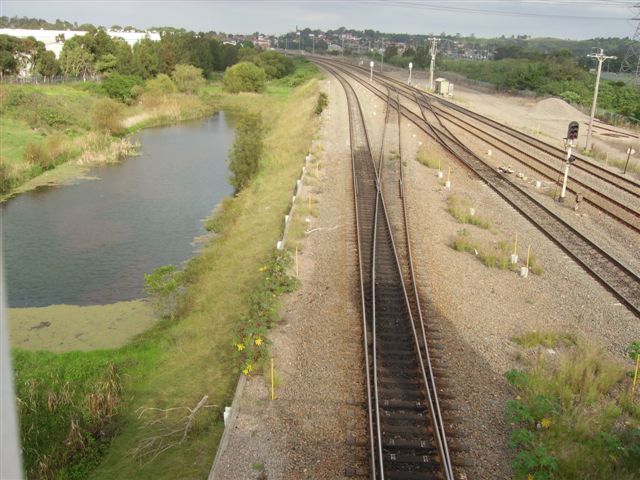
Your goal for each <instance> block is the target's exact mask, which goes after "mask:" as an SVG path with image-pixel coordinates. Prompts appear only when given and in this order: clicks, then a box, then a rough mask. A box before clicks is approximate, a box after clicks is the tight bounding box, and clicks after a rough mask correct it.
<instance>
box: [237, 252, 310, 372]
mask: <svg viewBox="0 0 640 480" xmlns="http://www.w3.org/2000/svg"><path fill="white" fill-rule="evenodd" d="M290 265H291V255H290V254H289V253H288V252H287V251H279V250H276V251H275V252H273V253H272V254H271V258H270V259H269V262H268V263H267V264H266V265H265V266H263V267H262V268H261V269H260V271H262V272H264V276H263V277H262V280H261V282H260V284H259V285H258V287H257V288H256V290H255V291H254V293H253V294H252V295H251V297H250V299H249V312H248V313H247V314H244V315H242V316H241V318H240V323H239V325H238V328H237V329H236V333H235V335H234V338H233V347H234V350H235V353H236V357H237V358H238V364H239V365H240V370H241V371H242V373H243V374H244V375H250V374H251V373H253V372H254V370H255V366H256V364H258V363H259V362H260V361H261V360H263V359H264V358H265V357H266V353H267V344H268V341H267V338H266V336H267V331H268V330H269V329H270V328H271V327H272V326H273V325H274V323H275V322H276V320H277V311H278V306H279V297H280V296H281V295H282V294H283V293H288V292H292V291H294V290H295V289H296V288H297V286H298V280H297V279H295V278H293V277H291V276H290V275H289V274H288V273H287V270H288V268H289V267H290Z"/></svg>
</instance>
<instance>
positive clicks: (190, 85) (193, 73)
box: [171, 65, 204, 93]
mask: <svg viewBox="0 0 640 480" xmlns="http://www.w3.org/2000/svg"><path fill="white" fill-rule="evenodd" d="M171 77H172V78H173V81H174V82H175V84H176V87H178V90H179V91H181V92H183V93H196V92H197V91H198V90H199V89H200V88H201V87H203V86H204V78H203V77H202V70H201V69H199V68H196V67H194V66H193V65H176V69H175V70H174V71H173V73H172V74H171Z"/></svg>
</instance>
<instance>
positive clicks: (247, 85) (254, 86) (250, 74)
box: [222, 62, 267, 93]
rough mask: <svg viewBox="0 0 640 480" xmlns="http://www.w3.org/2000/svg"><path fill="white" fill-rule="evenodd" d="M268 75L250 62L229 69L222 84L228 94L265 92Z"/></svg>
mask: <svg viewBox="0 0 640 480" xmlns="http://www.w3.org/2000/svg"><path fill="white" fill-rule="evenodd" d="M266 79H267V74H266V73H265V71H264V70H263V69H262V68H260V67H258V66H256V65H255V64H253V63H250V62H240V63H237V64H235V65H234V66H232V67H229V68H227V71H226V72H225V73H224V77H223V78H222V82H223V83H224V88H225V90H227V91H228V92H231V93H238V92H257V93H260V92H262V91H264V86H265V81H266Z"/></svg>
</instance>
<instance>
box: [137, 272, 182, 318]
mask: <svg viewBox="0 0 640 480" xmlns="http://www.w3.org/2000/svg"><path fill="white" fill-rule="evenodd" d="M182 280H183V272H181V271H180V270H177V269H176V267H175V266H173V265H165V266H162V267H158V268H156V269H155V270H154V271H153V272H152V273H150V274H145V275H144V288H145V291H146V293H147V295H149V298H150V299H151V303H152V305H153V308H154V310H155V312H156V314H157V315H158V316H160V317H161V318H171V319H173V318H175V316H176V314H177V312H178V306H179V303H180V297H181V295H182V292H183V290H184V284H183V281H182Z"/></svg>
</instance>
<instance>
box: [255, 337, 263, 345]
mask: <svg viewBox="0 0 640 480" xmlns="http://www.w3.org/2000/svg"><path fill="white" fill-rule="evenodd" d="M255 343H256V345H257V346H260V345H262V339H261V338H260V337H258V338H256V342H255Z"/></svg>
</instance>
